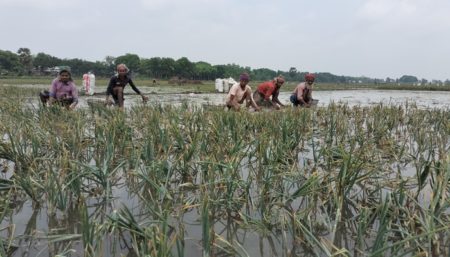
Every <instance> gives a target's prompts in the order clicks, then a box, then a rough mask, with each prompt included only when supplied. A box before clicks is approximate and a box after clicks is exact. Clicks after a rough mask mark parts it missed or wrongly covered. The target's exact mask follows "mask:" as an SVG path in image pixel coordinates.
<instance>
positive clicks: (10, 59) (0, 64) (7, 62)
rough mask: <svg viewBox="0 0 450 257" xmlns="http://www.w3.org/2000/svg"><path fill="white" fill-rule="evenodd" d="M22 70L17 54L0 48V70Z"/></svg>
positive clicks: (2, 71) (3, 71) (5, 71)
mask: <svg viewBox="0 0 450 257" xmlns="http://www.w3.org/2000/svg"><path fill="white" fill-rule="evenodd" d="M22 70H23V65H22V64H21V63H20V60H19V56H18V55H16V54H15V53H12V52H10V51H2V50H0V72H1V73H7V72H14V73H19V72H20V71H22Z"/></svg>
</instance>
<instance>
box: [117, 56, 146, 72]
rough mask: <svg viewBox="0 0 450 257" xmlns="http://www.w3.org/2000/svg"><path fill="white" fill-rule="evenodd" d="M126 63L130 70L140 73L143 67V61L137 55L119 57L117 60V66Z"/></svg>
mask: <svg viewBox="0 0 450 257" xmlns="http://www.w3.org/2000/svg"><path fill="white" fill-rule="evenodd" d="M121 63H124V64H125V65H126V66H127V67H128V68H129V69H130V70H132V71H135V72H139V68H140V66H141V59H140V58H139V56H138V55H137V54H125V55H122V56H119V57H117V58H116V60H115V64H116V65H118V64H121Z"/></svg>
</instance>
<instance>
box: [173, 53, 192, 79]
mask: <svg viewBox="0 0 450 257" xmlns="http://www.w3.org/2000/svg"><path fill="white" fill-rule="evenodd" d="M175 72H176V74H178V76H181V77H184V78H190V79H191V78H192V76H193V75H194V64H193V63H192V62H191V61H189V59H188V58H186V57H181V58H180V59H178V60H176V61H175Z"/></svg>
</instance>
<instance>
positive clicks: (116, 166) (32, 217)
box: [0, 90, 450, 256]
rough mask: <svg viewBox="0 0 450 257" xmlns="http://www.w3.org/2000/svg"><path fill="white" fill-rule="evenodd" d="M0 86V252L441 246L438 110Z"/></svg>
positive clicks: (444, 138)
mask: <svg viewBox="0 0 450 257" xmlns="http://www.w3.org/2000/svg"><path fill="white" fill-rule="evenodd" d="M1 94H2V100H1V101H0V119H1V123H0V134H1V135H2V138H1V141H0V170H1V179H0V194H1V198H0V218H1V225H0V235H1V237H0V255H1V256H56V255H58V256H448V255H449V249H450V234H449V232H448V231H449V229H450V220H449V215H450V208H449V204H450V200H449V198H448V197H449V192H450V191H449V190H450V187H449V179H450V154H449V148H450V141H449V135H450V121H449V120H450V114H449V109H448V107H447V108H446V107H442V108H418V107H417V105H415V104H414V103H410V102H406V103H395V104H389V105H386V104H373V105H371V106H360V105H354V106H350V105H348V104H344V103H330V104H327V105H324V106H320V107H318V108H312V109H293V108H285V109H283V110H282V111H277V112H262V113H250V112H239V113H235V112H226V111H224V110H223V108H212V109H202V108H200V107H196V106H191V105H189V103H188V102H184V103H183V104H181V105H179V106H171V105H159V104H147V105H145V106H144V105H140V104H136V105H132V106H128V107H127V108H126V109H125V110H123V111H121V110H118V109H114V108H105V107H103V106H101V105H92V106H85V107H83V108H78V109H77V110H76V111H66V110H64V109H60V108H58V107H52V108H41V107H39V106H38V105H29V104H23V103H24V102H25V103H27V101H28V100H27V99H29V96H27V95H26V94H24V93H23V92H21V90H2V91H1ZM22 100H24V101H22Z"/></svg>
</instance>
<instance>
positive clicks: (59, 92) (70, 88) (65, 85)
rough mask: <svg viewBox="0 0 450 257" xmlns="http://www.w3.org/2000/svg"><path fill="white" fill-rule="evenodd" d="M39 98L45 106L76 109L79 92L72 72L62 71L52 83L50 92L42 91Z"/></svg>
mask: <svg viewBox="0 0 450 257" xmlns="http://www.w3.org/2000/svg"><path fill="white" fill-rule="evenodd" d="M39 97H40V98H41V102H42V103H43V104H44V105H47V106H51V105H53V104H55V103H56V104H59V105H61V106H64V107H66V108H68V109H71V110H72V109H74V108H75V106H76V105H77V104H78V90H77V87H76V85H75V83H74V82H73V80H72V74H70V71H68V70H66V69H63V70H61V71H60V72H59V73H58V77H57V78H55V79H54V80H53V81H52V85H51V86H50V91H47V90H44V91H42V92H41V93H40V94H39Z"/></svg>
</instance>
